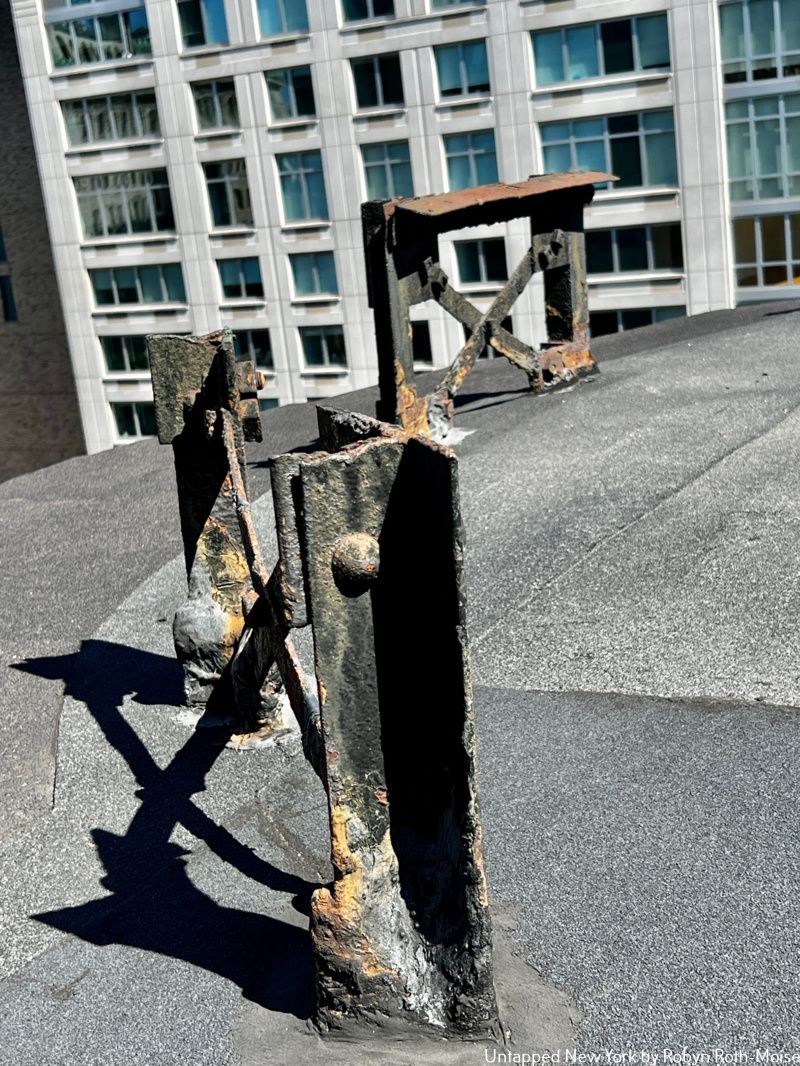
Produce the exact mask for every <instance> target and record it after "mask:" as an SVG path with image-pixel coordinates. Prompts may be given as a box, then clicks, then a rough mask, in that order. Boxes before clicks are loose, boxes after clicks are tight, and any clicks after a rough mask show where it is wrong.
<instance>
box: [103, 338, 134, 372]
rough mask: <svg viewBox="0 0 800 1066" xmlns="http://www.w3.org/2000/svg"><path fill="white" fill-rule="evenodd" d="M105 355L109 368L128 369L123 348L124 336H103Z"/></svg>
mask: <svg viewBox="0 0 800 1066" xmlns="http://www.w3.org/2000/svg"><path fill="white" fill-rule="evenodd" d="M100 343H101V345H102V346H103V356H104V357H105V361H106V368H107V369H108V370H112V371H113V370H127V369H128V368H127V366H126V364H125V353H124V351H123V348H122V337H101V338H100Z"/></svg>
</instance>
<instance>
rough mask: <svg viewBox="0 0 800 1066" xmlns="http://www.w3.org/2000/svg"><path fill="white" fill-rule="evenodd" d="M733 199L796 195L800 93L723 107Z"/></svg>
mask: <svg viewBox="0 0 800 1066" xmlns="http://www.w3.org/2000/svg"><path fill="white" fill-rule="evenodd" d="M725 119H726V124H727V133H728V172H729V177H730V188H731V199H732V200H753V199H755V200H768V199H774V198H778V197H782V196H800V93H791V94H787V95H786V96H757V97H755V98H751V99H749V100H735V101H732V102H730V103H727V104H726V105H725Z"/></svg>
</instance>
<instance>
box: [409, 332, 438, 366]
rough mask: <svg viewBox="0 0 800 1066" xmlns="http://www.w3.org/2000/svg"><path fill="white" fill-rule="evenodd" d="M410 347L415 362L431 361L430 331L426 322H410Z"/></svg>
mask: <svg viewBox="0 0 800 1066" xmlns="http://www.w3.org/2000/svg"><path fill="white" fill-rule="evenodd" d="M411 348H412V351H413V353H414V362H415V363H430V364H432V363H433V353H432V351H431V331H430V328H429V326H428V323H427V322H412V323H411Z"/></svg>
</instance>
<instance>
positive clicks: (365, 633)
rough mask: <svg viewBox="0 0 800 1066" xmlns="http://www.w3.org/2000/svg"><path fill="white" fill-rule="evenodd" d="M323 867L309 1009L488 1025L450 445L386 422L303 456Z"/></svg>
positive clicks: (320, 1017) (487, 942) (469, 1027)
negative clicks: (322, 767) (326, 837)
mask: <svg viewBox="0 0 800 1066" xmlns="http://www.w3.org/2000/svg"><path fill="white" fill-rule="evenodd" d="M300 477H301V481H302V511H303V531H302V535H303V555H304V559H305V562H306V567H307V576H308V589H307V595H308V605H309V608H310V615H311V620H312V625H313V632H314V648H315V665H316V673H317V683H318V689H319V697H320V714H321V729H322V736H323V743H324V747H325V751H326V762H327V776H328V787H329V805H330V826H331V840H332V846H331V856H332V863H333V869H334V880H333V884H332V886H331V887H330V888H329V889H327V888H326V889H321V890H319V891H318V892H317V893H316V894H315V896H314V899H313V902H312V919H311V934H312V938H313V944H314V952H315V959H316V966H317V1009H316V1020H317V1022H318V1024H319V1025H320V1026H321V1027H323V1028H338V1027H340V1026H341V1025H342V1023H343V1022H344V1021H345V1020H346V1019H347V1018H367V1019H370V1020H372V1021H376V1020H378V1021H380V1020H383V1021H384V1022H385V1021H386V1019H387V1018H389V1019H391V1018H395V1019H403V1018H404V1019H407V1020H408V1021H414V1022H417V1023H419V1024H422V1025H425V1026H431V1027H434V1028H435V1029H437V1030H439V1031H442V1030H445V1031H455V1032H461V1033H478V1032H484V1033H485V1032H487V1031H489V1030H490V1029H492V1027H493V1026H494V1025H495V1023H496V1020H497V1011H496V1004H495V997H494V989H493V984H492V969H491V938H490V925H489V914H488V899H487V891H486V880H485V875H484V869H483V852H482V836H481V827H480V820H479V815H478V797H477V777H476V767H475V739H474V711H473V705H472V692H471V684H470V674H469V651H468V644H467V631H466V608H465V596H464V574H463V530H462V526H461V518H460V512H459V502H458V480H457V464H456V459H455V456H454V455H453V453H452V452H450V451H449V450H447V449H443V448H439V447H437V446H435V445H432V444H430V443H429V442H425V441H421V440H416V439H403V438H400V437H397V436H395V437H389V438H387V439H378V440H371V441H368V442H366V443H363V444H356V445H353V446H351V447H349V448H346V449H344V450H343V451H342V452H340V453H338V454H334V455H327V456H320V457H316V458H313V459H309V460H306V461H304V462H302V463H301V465H300Z"/></svg>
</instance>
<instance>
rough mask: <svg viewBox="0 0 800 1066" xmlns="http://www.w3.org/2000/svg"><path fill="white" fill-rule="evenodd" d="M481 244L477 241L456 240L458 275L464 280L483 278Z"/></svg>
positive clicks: (470, 280)
mask: <svg viewBox="0 0 800 1066" xmlns="http://www.w3.org/2000/svg"><path fill="white" fill-rule="evenodd" d="M479 248H480V246H479V244H478V242H477V241H456V242H455V249H456V260H457V262H458V276H459V279H460V280H461V281H462V282H473V281H480V280H481V259H480V250H479Z"/></svg>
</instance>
